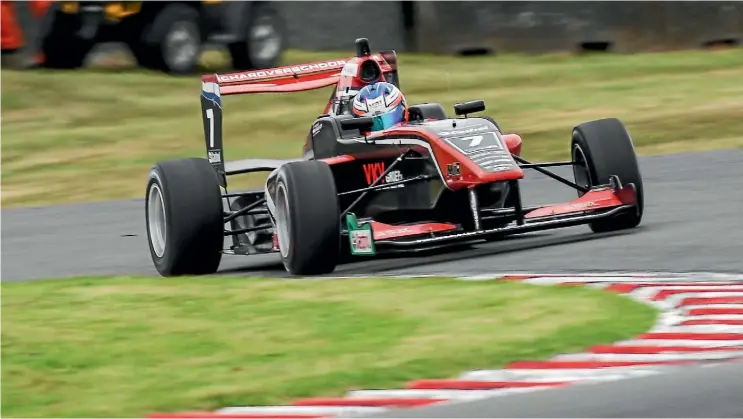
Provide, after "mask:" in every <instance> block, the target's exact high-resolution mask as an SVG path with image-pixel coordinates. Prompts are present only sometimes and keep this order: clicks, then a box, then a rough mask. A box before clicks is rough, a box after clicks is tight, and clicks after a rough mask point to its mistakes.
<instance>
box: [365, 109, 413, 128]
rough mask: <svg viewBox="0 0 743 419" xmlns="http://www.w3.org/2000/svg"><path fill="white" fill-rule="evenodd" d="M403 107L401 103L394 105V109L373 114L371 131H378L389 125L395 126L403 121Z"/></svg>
mask: <svg viewBox="0 0 743 419" xmlns="http://www.w3.org/2000/svg"><path fill="white" fill-rule="evenodd" d="M404 112H405V108H404V107H403V106H402V105H399V106H396V107H395V109H393V110H391V111H389V112H387V113H385V114H382V115H374V116H373V117H372V119H373V120H374V125H372V129H371V130H372V131H380V130H384V129H387V128H389V127H392V126H395V125H397V124H399V123H400V122H402V121H403V117H404Z"/></svg>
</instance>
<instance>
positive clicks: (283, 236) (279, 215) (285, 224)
mask: <svg viewBox="0 0 743 419" xmlns="http://www.w3.org/2000/svg"><path fill="white" fill-rule="evenodd" d="M276 197H277V202H276V230H277V233H278V236H279V251H280V252H281V257H284V258H286V257H287V256H289V248H290V247H291V244H292V242H291V235H290V234H289V231H290V225H289V200H288V199H287V197H286V188H285V187H284V185H283V184H279V187H278V188H277V190H276Z"/></svg>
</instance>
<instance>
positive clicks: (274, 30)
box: [227, 1, 286, 70]
mask: <svg viewBox="0 0 743 419" xmlns="http://www.w3.org/2000/svg"><path fill="white" fill-rule="evenodd" d="M245 13H246V14H245V16H244V24H243V25H242V28H243V30H242V33H240V34H239V41H237V42H233V43H230V44H228V46H227V47H228V49H229V52H230V57H231V58H232V66H233V67H234V68H235V69H236V70H255V69H261V68H270V67H276V66H277V65H278V64H279V60H280V59H281V54H282V53H283V52H284V49H285V47H286V31H285V28H284V22H283V20H282V18H281V15H280V14H279V11H278V10H277V8H276V5H275V4H273V2H265V1H257V2H253V3H252V4H251V5H250V7H248V8H247V9H246V12H245Z"/></svg>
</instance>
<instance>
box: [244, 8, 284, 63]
mask: <svg viewBox="0 0 743 419" xmlns="http://www.w3.org/2000/svg"><path fill="white" fill-rule="evenodd" d="M280 50H281V35H279V33H278V31H277V30H276V25H275V24H274V22H273V19H272V17H271V16H262V17H261V18H260V19H258V20H257V21H256V22H255V24H254V25H253V27H252V28H251V29H250V51H251V53H252V54H253V56H255V57H256V58H258V60H260V61H270V60H272V59H273V58H274V57H276V56H277V55H278V54H279V53H280V52H281V51H280Z"/></svg>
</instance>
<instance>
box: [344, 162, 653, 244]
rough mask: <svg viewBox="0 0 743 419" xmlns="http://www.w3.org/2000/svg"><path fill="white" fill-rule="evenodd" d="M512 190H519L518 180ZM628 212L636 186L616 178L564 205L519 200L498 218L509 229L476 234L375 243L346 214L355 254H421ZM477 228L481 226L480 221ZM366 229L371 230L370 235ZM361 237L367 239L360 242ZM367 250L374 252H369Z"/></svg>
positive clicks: (633, 205) (450, 233)
mask: <svg viewBox="0 0 743 419" xmlns="http://www.w3.org/2000/svg"><path fill="white" fill-rule="evenodd" d="M512 187H515V188H518V184H517V182H516V181H514V184H513V185H512ZM627 211H638V206H637V193H636V189H635V185H634V184H631V183H630V184H627V185H621V184H620V183H619V179H618V178H617V177H616V176H613V177H612V178H611V183H610V184H609V185H602V186H599V187H595V188H591V189H589V190H588V191H587V192H586V193H585V194H584V195H583V196H581V197H580V198H578V199H576V200H574V201H571V202H567V203H564V204H556V205H548V206H539V207H530V208H522V207H521V205H520V199H517V205H516V206H515V207H514V208H504V209H500V210H497V215H496V216H497V217H502V218H505V219H510V220H512V221H511V222H510V223H509V224H507V225H506V226H503V227H499V228H491V229H479V228H477V227H476V229H475V230H472V231H462V230H458V231H446V232H436V233H430V234H423V235H415V236H407V237H399V238H395V239H386V240H374V239H373V233H371V228H370V227H369V226H367V225H364V224H363V223H358V221H357V220H356V219H355V216H354V215H353V214H350V213H349V214H346V225H347V227H348V230H347V234H349V240H351V250H352V253H354V254H359V255H363V254H368V255H372V254H377V253H385V252H394V251H396V250H398V251H400V250H404V251H421V250H428V249H431V248H435V247H440V246H445V245H451V244H458V243H462V244H464V243H469V242H472V243H474V242H477V241H481V240H487V239H493V238H498V237H505V236H509V235H515V234H524V233H531V232H535V231H542V230H553V229H559V228H565V227H574V226H579V225H584V224H589V223H592V222H594V221H597V220H601V219H606V218H610V217H614V216H617V215H620V214H623V213H626V212H627ZM481 216H482V213H481V212H480V211H479V209H477V210H476V209H475V208H473V217H475V218H476V219H479V217H481ZM475 225H476V226H477V225H479V223H477V222H476V223H475ZM362 230H368V231H369V232H370V233H365V232H364V231H362ZM357 236H358V237H361V238H363V240H362V241H359V239H358V237H357ZM354 239H356V242H354ZM359 246H360V247H359ZM365 249H370V250H371V251H365Z"/></svg>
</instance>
